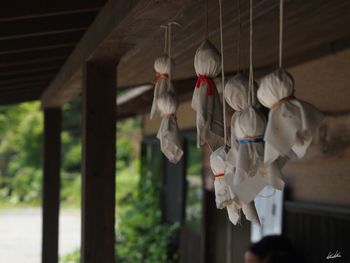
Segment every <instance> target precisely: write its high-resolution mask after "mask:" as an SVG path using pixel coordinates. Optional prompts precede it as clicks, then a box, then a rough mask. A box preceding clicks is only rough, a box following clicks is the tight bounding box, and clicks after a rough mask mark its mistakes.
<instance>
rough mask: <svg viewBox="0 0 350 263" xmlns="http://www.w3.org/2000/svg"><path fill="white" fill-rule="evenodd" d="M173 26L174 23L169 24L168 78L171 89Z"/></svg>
mask: <svg viewBox="0 0 350 263" xmlns="http://www.w3.org/2000/svg"><path fill="white" fill-rule="evenodd" d="M171 25H172V23H168V57H169V76H168V85H169V87H170V82H171V71H172V68H171V56H172V55H171Z"/></svg>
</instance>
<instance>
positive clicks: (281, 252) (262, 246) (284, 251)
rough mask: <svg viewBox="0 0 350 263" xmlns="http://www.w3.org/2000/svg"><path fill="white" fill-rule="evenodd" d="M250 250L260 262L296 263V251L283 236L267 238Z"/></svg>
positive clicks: (253, 245) (252, 246)
mask: <svg viewBox="0 0 350 263" xmlns="http://www.w3.org/2000/svg"><path fill="white" fill-rule="evenodd" d="M248 250H249V251H250V252H252V253H253V254H254V255H255V256H257V257H258V258H259V260H261V261H263V260H265V262H268V263H292V262H296V253H295V250H294V248H293V246H292V244H291V243H290V242H289V240H288V239H287V238H285V237H283V236H266V237H264V238H262V239H261V240H260V241H259V242H257V243H254V244H252V245H251V246H250V247H249V248H248ZM266 260H267V261H266ZM298 262H299V260H298Z"/></svg>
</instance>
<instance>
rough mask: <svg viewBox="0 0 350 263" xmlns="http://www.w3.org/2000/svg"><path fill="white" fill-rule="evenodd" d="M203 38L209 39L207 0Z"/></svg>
mask: <svg viewBox="0 0 350 263" xmlns="http://www.w3.org/2000/svg"><path fill="white" fill-rule="evenodd" d="M205 39H209V11H208V0H205Z"/></svg>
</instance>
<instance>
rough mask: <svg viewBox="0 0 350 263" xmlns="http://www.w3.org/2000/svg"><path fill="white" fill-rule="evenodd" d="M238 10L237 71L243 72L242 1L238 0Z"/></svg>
mask: <svg viewBox="0 0 350 263" xmlns="http://www.w3.org/2000/svg"><path fill="white" fill-rule="evenodd" d="M237 10H238V43H237V63H238V65H237V71H238V72H239V71H240V70H241V53H240V52H241V26H242V25H241V5H240V0H237Z"/></svg>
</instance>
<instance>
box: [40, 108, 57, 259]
mask: <svg viewBox="0 0 350 263" xmlns="http://www.w3.org/2000/svg"><path fill="white" fill-rule="evenodd" d="M61 119H62V116H61V109H60V108H51V109H45V110H44V158H43V159H44V175H43V193H42V207H43V212H42V213H43V225H42V227H43V228H42V231H43V233H42V254H41V255H42V258H41V261H42V263H57V262H58V222H59V204H60V162H61Z"/></svg>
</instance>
